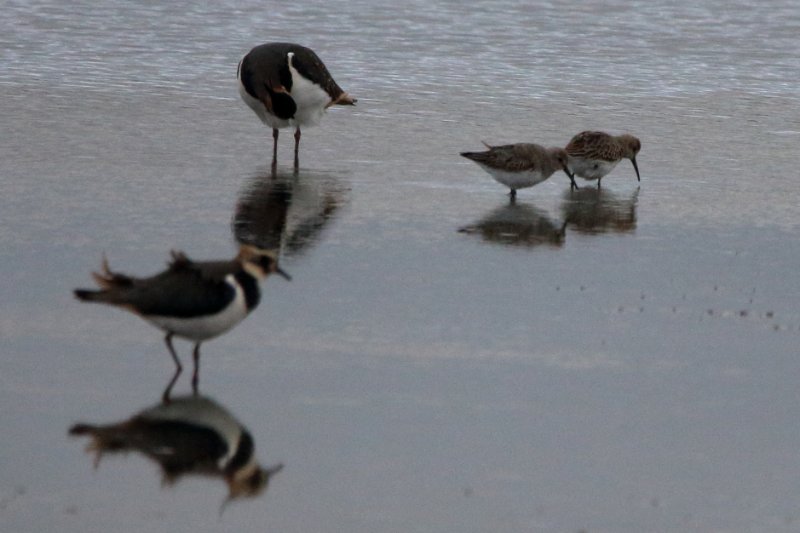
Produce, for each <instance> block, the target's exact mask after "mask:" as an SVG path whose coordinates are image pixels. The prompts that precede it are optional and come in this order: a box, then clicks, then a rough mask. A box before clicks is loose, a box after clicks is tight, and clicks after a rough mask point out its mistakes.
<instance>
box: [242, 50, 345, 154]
mask: <svg viewBox="0 0 800 533" xmlns="http://www.w3.org/2000/svg"><path fill="white" fill-rule="evenodd" d="M237 77H238V78H239V94H240V95H241V97H242V100H244V101H245V103H246V104H247V105H248V106H250V108H251V109H252V110H253V111H255V113H256V115H258V118H260V119H261V121H262V122H263V123H264V124H266V125H267V126H269V127H270V128H272V138H273V139H274V143H273V148H272V167H273V168H275V166H276V165H277V163H278V130H279V129H280V128H288V127H294V128H295V132H294V166H295V168H297V167H298V165H299V158H298V149H299V147H300V126H314V125H316V124H318V123H319V121H320V119H321V118H322V114H323V112H324V111H325V110H326V109H327V108H329V107H330V106H332V105H337V104H338V105H353V104H355V103H356V100H355V98H352V97H350V95H348V94H347V93H346V92H344V91H343V90H342V88H341V87H339V86H338V85H337V84H336V82H335V81H334V80H333V78H332V77H331V75H330V73H329V72H328V69H327V68H325V64H324V63H323V62H322V60H321V59H320V58H319V57H317V54H315V53H314V52H313V51H312V50H310V49H308V48H306V47H304V46H300V45H298V44H291V43H268V44H262V45H260V46H256V47H255V48H253V49H252V50H250V52H248V53H247V55H246V56H244V58H242V60H241V61H240V62H239V69H238V73H237Z"/></svg>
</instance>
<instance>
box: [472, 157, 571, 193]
mask: <svg viewBox="0 0 800 533" xmlns="http://www.w3.org/2000/svg"><path fill="white" fill-rule="evenodd" d="M483 144H484V145H486V147H487V148H488V149H489V150H487V151H485V152H462V153H461V156H463V157H466V158H467V159H470V160H472V161H475V162H476V163H477V164H478V165H479V166H480V167H481V168H482V169H483V170H485V171H486V172H488V173H489V174H490V175H491V176H492V177H493V178H494V179H495V180H496V181H497V182H498V183H502V184H503V185H505V186H506V187H508V188H510V189H511V197H512V198H513V197H515V196H516V193H517V189H524V188H526V187H533V186H534V185H536V184H537V183H541V182H542V181H544V180H546V179H547V178H549V177H550V176H552V175H553V173H554V172H556V171H557V170H563V171H564V172H565V173H566V174H567V176H569V179H570V180H571V181H572V184H573V185H574V186H575V187H577V185H575V181H574V179H573V177H572V175H571V174H570V172H569V169H568V168H567V153H566V152H565V151H564V149H563V148H545V147H543V146H540V145H538V144H532V143H517V144H505V145H502V146H490V145H488V144H486V143H483Z"/></svg>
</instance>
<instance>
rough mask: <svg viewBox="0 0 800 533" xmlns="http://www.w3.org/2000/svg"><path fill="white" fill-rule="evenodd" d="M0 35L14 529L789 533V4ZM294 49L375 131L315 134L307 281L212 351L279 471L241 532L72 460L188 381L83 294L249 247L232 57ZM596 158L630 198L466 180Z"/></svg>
mask: <svg viewBox="0 0 800 533" xmlns="http://www.w3.org/2000/svg"><path fill="white" fill-rule="evenodd" d="M1 7H2V13H3V15H2V18H0V116H1V117H2V140H1V141H0V187H2V189H1V190H2V194H1V195H0V202H1V203H2V226H0V244H1V246H0V254H2V263H0V269H1V270H0V274H1V277H2V280H3V281H2V283H0V299H2V302H3V306H2V308H3V311H2V315H1V316H0V338H1V342H2V346H3V354H2V357H1V358H0V405H2V409H0V427H2V428H3V429H2V437H0V449H1V450H2V453H0V529H2V530H3V531H165V530H170V531H176V532H177V531H198V530H208V531H216V530H228V531H238V532H245V531H263V530H272V531H285V532H291V531H298V532H299V531H343V532H344V531H347V532H351V533H356V532H376V531H380V532H391V531H397V532H400V531H402V532H409V531H415V532H423V531H424V532H456V531H457V532H483V531H497V532H506V531H508V532H512V531H513V532H517V531H553V532H556V531H558V532H563V531H567V532H577V531H588V532H620V531H621V532H641V531H675V532H678V531H797V530H798V529H799V528H800V509H799V508H798V494H799V493H800V447H798V445H797V443H798V442H799V441H800V425H798V423H797V421H798V418H800V404H799V403H798V398H799V396H798V388H799V387H800V385H798V378H800V358H798V349H797V346H798V337H800V309H798V304H797V302H798V294H800V282H798V277H797V265H798V261H799V260H800V245H799V244H798V239H797V229H798V210H799V209H798V200H800V192H798V187H797V179H796V172H797V164H796V161H797V153H798V152H797V145H798V141H800V96H799V95H798V89H797V80H798V79H800V10H798V8H797V4H796V2H794V1H790V0H786V1H780V0H770V1H766V2H759V3H752V2H731V1H728V0H724V1H723V0H718V1H709V2H690V1H679V2H649V1H641V2H637V1H611V2H599V1H580V2H552V3H536V4H533V5H532V4H531V3H516V2H490V1H486V2H475V3H471V4H464V3H463V2H461V1H456V0H453V1H439V2H417V1H413V0H411V1H408V2H403V3H401V4H397V3H394V2H387V1H380V0H379V1H373V0H370V1H363V0H355V1H349V2H339V3H331V2H322V1H314V2H305V1H299V2H294V3H286V2H283V3H278V2H268V3H263V2H251V3H244V2H218V3H214V4H213V5H211V6H197V5H192V4H187V3H182V2H171V3H169V4H165V5H164V6H159V5H154V4H152V3H150V2H106V3H103V4H101V5H97V3H95V2H63V3H58V2H55V3H54V2H33V3H31V2H3V4H2V6H1ZM273 40H289V41H295V42H300V43H303V44H306V45H308V46H311V47H312V48H314V49H315V50H316V51H317V52H318V53H319V55H320V56H321V57H322V58H323V60H324V61H325V62H326V64H327V65H328V67H329V69H330V70H331V72H332V73H333V75H334V76H335V78H336V79H337V81H338V82H339V84H340V85H342V87H344V88H345V89H346V90H347V91H349V92H350V93H351V94H353V95H354V96H356V97H357V98H358V99H359V104H358V106H357V107H356V108H352V109H351V108H340V109H334V110H331V111H330V112H329V113H328V116H327V117H325V119H324V120H323V123H322V125H321V126H320V127H318V128H315V129H308V130H306V131H305V135H304V137H303V141H302V146H301V170H300V173H299V176H298V177H297V180H296V185H295V190H294V194H293V197H292V204H291V207H290V212H289V218H288V221H287V225H286V228H285V232H284V235H283V239H284V257H283V263H282V264H283V266H284V267H285V268H286V269H287V270H288V271H290V272H291V274H292V275H293V276H294V281H292V282H291V283H286V282H284V281H282V280H281V279H279V278H277V279H270V280H268V281H267V283H266V284H265V286H264V298H263V303H262V306H261V307H260V308H258V309H257V310H256V311H255V312H254V314H253V315H252V316H251V317H249V318H248V319H247V320H246V321H245V322H244V323H242V324H241V325H240V326H239V327H238V328H236V329H235V330H233V331H232V332H231V333H229V334H227V335H225V336H223V337H221V338H219V339H216V340H213V341H211V342H209V343H208V344H206V345H205V347H204V354H203V355H204V356H203V362H204V366H203V370H202V374H201V391H202V392H203V393H204V394H207V395H209V396H211V397H213V398H215V399H216V400H217V401H219V402H220V403H222V404H223V405H225V406H226V407H227V408H229V409H230V410H231V411H232V412H233V413H234V414H235V415H236V416H237V417H238V418H239V419H240V420H241V421H242V422H243V423H244V424H245V425H247V426H248V427H249V428H250V430H251V431H252V433H253V435H254V438H255V441H256V446H257V456H258V458H259V459H260V460H261V462H262V463H264V464H273V463H276V462H280V461H282V462H284V463H285V464H286V468H285V469H284V470H283V472H281V473H280V474H278V475H277V476H276V477H275V479H274V480H273V484H272V485H271V487H270V489H269V490H268V492H267V493H266V494H265V495H264V496H262V497H261V498H258V499H255V500H249V501H243V502H241V503H238V504H236V505H233V506H231V507H230V508H229V509H228V510H226V512H225V514H224V515H223V516H222V517H221V518H219V517H218V515H217V509H218V505H219V503H220V502H221V501H222V499H223V498H224V496H225V492H226V491H225V487H224V486H223V485H222V484H221V483H219V482H217V481H214V480H207V479H202V478H200V479H198V478H191V479H187V480H185V481H183V482H181V483H180V484H178V485H177V486H175V487H172V488H162V487H160V485H159V483H160V482H159V476H158V472H157V469H156V466H155V465H154V464H152V463H149V462H148V461H146V460H145V459H143V458H141V457H140V456H135V455H130V456H127V457H113V458H108V459H107V460H104V462H103V463H102V464H101V465H100V467H99V468H98V469H97V470H93V469H92V466H91V457H90V456H88V455H86V454H84V453H83V450H82V448H83V446H84V445H85V442H84V441H82V440H74V439H69V438H68V437H67V436H66V429H67V427H68V426H69V425H70V424H71V423H73V422H75V421H77V420H82V421H89V422H110V421H114V420H120V419H123V418H126V417H128V416H130V415H131V414H133V413H134V412H136V411H137V410H139V409H141V408H143V407H146V406H148V405H151V404H153V403H155V402H157V401H158V398H159V395H160V393H161V389H162V388H163V386H164V385H165V384H166V382H167V380H168V379H169V377H170V374H171V370H172V367H171V362H170V361H169V359H168V356H167V354H166V351H165V349H164V346H163V344H162V342H161V335H160V333H159V332H158V331H156V330H155V329H153V328H152V327H150V326H149V325H147V324H145V323H143V322H141V321H140V320H138V319H137V318H135V317H133V316H130V315H128V314H126V313H124V312H122V311H115V310H109V309H106V308H101V307H95V306H88V305H82V304H79V303H77V302H76V301H75V300H74V299H73V298H72V296H71V289H72V288H74V287H78V286H88V284H89V283H90V280H89V272H90V271H91V270H92V269H95V268H97V266H98V265H99V261H100V257H101V254H102V253H103V252H105V253H106V254H107V255H108V257H109V260H110V261H111V264H112V266H116V267H119V268H121V269H123V270H125V271H129V272H132V273H137V274H148V273H151V272H154V271H156V270H158V269H160V268H161V267H162V265H163V263H164V261H165V260H166V259H167V255H168V251H169V250H170V249H172V248H180V249H183V250H185V251H186V252H187V253H188V254H190V255H191V256H192V257H196V258H222V257H229V256H231V255H232V254H233V253H234V244H233V243H234V241H233V236H232V233H231V220H232V218H233V217H234V211H235V209H236V206H237V204H241V203H242V202H244V201H246V200H247V198H248V194H249V192H250V191H251V190H253V189H256V190H257V189H258V188H259V185H261V186H268V185H264V184H265V183H268V181H267V180H266V178H265V177H264V175H265V173H266V170H267V166H266V165H267V163H268V158H269V155H270V142H271V138H270V135H269V131H268V130H267V129H266V128H264V127H263V126H262V125H261V124H260V123H259V122H258V120H257V118H256V117H255V115H254V114H253V113H252V112H251V111H250V110H249V109H247V108H246V107H245V106H244V104H243V103H242V102H240V101H239V99H238V95H237V93H236V85H235V72H236V64H237V62H238V60H239V59H240V57H241V56H242V55H243V54H244V53H245V52H246V51H247V50H249V48H250V47H252V46H253V45H255V44H258V43H261V42H266V41H273ZM583 129H603V130H608V131H612V132H623V131H629V132H632V133H634V134H636V135H637V136H639V137H640V138H641V140H642V143H643V149H642V152H641V153H640V155H639V158H638V162H639V167H640V169H641V172H642V182H641V187H637V183H636V181H635V176H634V173H633V169H632V168H631V165H630V164H629V163H627V162H623V163H621V164H620V165H619V167H618V168H617V169H616V170H615V171H614V172H613V174H611V175H610V176H608V177H607V178H605V179H604V181H603V183H604V188H603V192H602V194H598V193H597V192H596V191H593V190H588V189H587V190H585V191H580V193H579V194H570V193H569V190H568V186H567V183H568V182H567V180H566V178H565V177H564V176H563V175H560V176H558V175H557V176H554V177H553V179H551V180H550V181H548V182H545V183H544V184H541V185H539V186H537V187H535V188H534V189H529V190H524V191H521V192H520V194H519V199H518V202H517V205H515V206H508V200H507V197H506V196H505V194H506V191H505V190H504V189H503V188H502V187H501V186H499V185H498V184H497V183H495V182H494V181H492V180H491V178H490V177H489V176H488V175H486V174H485V173H483V172H482V171H481V170H480V169H479V168H477V167H476V166H475V165H474V164H472V163H470V162H469V161H467V160H464V159H462V158H460V157H459V156H458V152H459V151H463V150H474V149H479V148H480V147H481V145H480V141H481V140H486V141H489V142H493V143H503V142H522V141H530V142H539V143H542V144H546V145H560V144H564V143H566V141H567V140H568V139H569V138H570V137H571V136H572V135H573V134H574V133H577V132H578V131H581V130H583ZM291 147H292V139H291V136H290V134H289V132H284V133H283V135H282V138H281V145H280V153H279V160H280V167H279V175H280V178H281V179H286V180H289V181H291V180H292V179H293V178H292V177H291V172H290V168H289V167H288V166H286V165H287V164H289V163H290V162H291ZM562 228H563V230H562ZM459 230H462V231H459ZM177 347H178V350H179V352H180V354H181V356H182V357H183V358H184V360H185V361H188V356H189V351H190V345H189V344H188V343H185V342H178V343H177ZM187 389H188V377H186V376H183V377H182V379H181V381H180V382H179V383H178V385H177V391H178V392H185V391H186V390H187Z"/></svg>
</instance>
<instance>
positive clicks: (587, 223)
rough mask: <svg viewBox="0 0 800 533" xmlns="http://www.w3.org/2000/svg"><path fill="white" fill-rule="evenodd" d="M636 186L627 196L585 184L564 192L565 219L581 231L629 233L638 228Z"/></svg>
mask: <svg viewBox="0 0 800 533" xmlns="http://www.w3.org/2000/svg"><path fill="white" fill-rule="evenodd" d="M638 198H639V188H638V187H637V188H636V189H635V190H634V191H633V193H632V194H631V195H630V196H628V197H620V196H618V195H616V194H614V193H612V192H610V191H608V190H606V189H597V188H594V187H582V188H581V189H579V190H577V191H569V192H567V193H565V194H564V202H563V203H562V204H561V213H562V215H563V217H564V222H565V223H566V224H567V226H568V227H569V228H571V229H574V230H575V231H577V232H580V233H589V234H597V233H609V232H611V233H628V232H633V231H634V230H635V229H636V202H637V200H638Z"/></svg>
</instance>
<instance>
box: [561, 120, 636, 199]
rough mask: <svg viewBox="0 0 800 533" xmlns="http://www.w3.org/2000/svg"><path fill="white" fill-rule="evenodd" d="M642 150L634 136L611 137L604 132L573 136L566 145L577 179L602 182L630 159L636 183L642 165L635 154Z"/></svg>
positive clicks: (585, 132) (589, 132)
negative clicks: (624, 161) (615, 168)
mask: <svg viewBox="0 0 800 533" xmlns="http://www.w3.org/2000/svg"><path fill="white" fill-rule="evenodd" d="M641 148H642V143H641V142H640V141H639V139H637V138H636V137H634V136H633V135H628V134H625V135H616V136H614V135H609V134H608V133H604V132H602V131H583V132H581V133H579V134H577V135H576V136H574V137H573V138H572V139H571V140H570V141H569V144H567V146H566V148H565V150H566V151H567V155H568V156H569V161H568V164H569V168H570V170H572V172H573V173H574V174H575V175H576V176H580V177H582V178H583V179H585V180H587V181H592V180H597V186H598V187H600V180H601V179H602V178H603V176H605V175H606V174H608V173H609V172H611V171H612V170H614V167H615V166H617V163H619V162H620V161H621V160H622V159H623V158H625V159H630V160H631V163H633V169H634V170H635V171H636V180H637V181H641V178H640V177H639V166H638V165H637V164H636V154H638V153H639V150H640V149H641Z"/></svg>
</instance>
